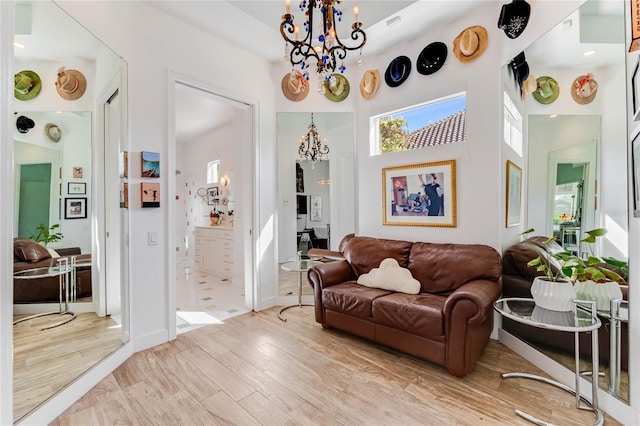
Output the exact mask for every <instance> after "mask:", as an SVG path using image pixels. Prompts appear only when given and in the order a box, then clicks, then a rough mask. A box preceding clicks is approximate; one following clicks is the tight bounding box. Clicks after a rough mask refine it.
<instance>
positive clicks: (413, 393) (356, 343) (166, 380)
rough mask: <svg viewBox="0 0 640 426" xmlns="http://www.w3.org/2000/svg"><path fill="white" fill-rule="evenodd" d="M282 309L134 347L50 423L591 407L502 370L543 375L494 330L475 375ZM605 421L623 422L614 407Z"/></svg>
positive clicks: (563, 420)
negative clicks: (456, 373)
mask: <svg viewBox="0 0 640 426" xmlns="http://www.w3.org/2000/svg"><path fill="white" fill-rule="evenodd" d="M278 311H279V308H272V309H269V310H266V311H264V312H259V313H249V314H244V315H241V316H239V317H234V318H231V319H228V320H225V321H224V323H223V324H215V325H210V326H206V327H202V328H199V329H196V330H193V331H190V332H188V333H186V335H187V337H182V336H183V335H180V336H178V339H176V340H175V341H173V342H169V343H166V344H163V345H160V346H158V347H155V348H151V349H148V350H146V351H143V352H141V353H138V354H136V355H135V356H134V357H132V358H130V360H128V361H127V362H125V363H124V364H123V365H122V366H121V367H119V368H118V369H116V370H115V371H114V372H113V373H112V374H111V375H109V377H107V378H106V379H105V380H103V381H102V382H101V383H100V384H98V385H97V386H96V387H95V388H94V389H92V390H91V391H90V392H89V393H87V395H85V396H84V397H83V398H82V399H81V400H80V401H78V402H77V403H76V404H75V405H74V406H72V407H70V408H69V409H68V410H67V411H65V413H63V414H62V415H61V416H60V417H59V418H58V419H56V420H55V421H54V422H53V423H52V424H53V425H54V426H62V425H65V426H66V425H69V426H75V425H81V426H93V425H96V426H100V425H103V424H104V425H106V424H141V423H139V421H138V419H141V418H145V419H152V420H153V423H154V424H156V425H165V424H166V425H171V424H175V423H174V421H175V420H177V422H178V423H179V424H185V425H186V424H189V425H192V424H193V425H199V424H202V425H217V424H262V425H276V424H277V425H280V424H284V425H287V424H296V425H337V426H343V425H349V426H351V425H367V426H369V425H383V424H384V425H396V424H402V425H403V426H404V425H425V424H442V425H469V426H475V425H491V426H493V425H523V426H524V425H529V424H530V423H529V422H527V421H525V420H523V419H521V418H519V417H518V416H517V415H516V414H515V409H516V408H522V409H524V410H525V411H527V412H530V413H531V414H533V415H535V416H538V417H541V418H543V419H545V420H549V421H551V422H553V423H555V424H562V425H569V426H571V425H583V424H591V423H593V421H594V419H595V416H594V414H593V413H592V412H590V411H584V410H577V409H576V408H575V406H574V404H575V399H574V398H573V396H572V395H570V394H568V393H567V392H564V391H562V390H559V389H556V388H554V387H552V386H550V385H548V384H544V383H539V382H535V381H531V380H525V379H502V378H501V377H500V374H501V373H503V372H507V371H524V372H529V373H533V374H539V375H542V376H544V377H547V376H546V375H545V374H544V373H543V372H541V371H540V370H539V369H537V368H536V367H534V366H533V365H531V364H530V363H529V362H527V361H525V360H524V359H522V358H521V357H520V356H518V355H517V354H515V353H513V352H512V351H510V350H509V349H508V348H506V347H505V346H504V345H502V344H501V343H499V342H497V341H490V342H489V345H488V347H487V348H486V350H485V352H484V354H483V356H482V358H481V359H480V361H479V362H478V364H477V366H476V369H475V370H474V371H473V372H472V373H471V374H470V375H468V376H467V377H464V378H456V377H453V376H451V375H449V374H448V373H447V371H446V369H444V368H442V367H439V366H436V365H433V364H430V363H428V362H425V361H422V360H420V359H417V358H414V357H411V356H407V355H404V354H402V353H400V352H397V351H394V350H391V349H388V348H385V347H384V346H380V345H377V344H375V343H372V342H368V341H366V340H363V339H360V338H357V337H354V336H351V335H349V334H347V333H343V332H340V331H336V330H324V329H322V327H320V325H319V324H316V323H315V320H314V317H313V310H312V309H309V310H305V309H300V310H298V312H296V315H292V316H290V317H289V318H290V319H289V321H287V322H282V321H280V320H279V319H278V318H277V312H278ZM207 348H209V349H211V353H208V352H207ZM144 371H147V374H146V375H144V374H143V372H144ZM125 405H126V407H125ZM153 410H157V412H156V413H152V412H151V411H153ZM167 412H168V413H170V415H171V416H166V417H164V416H165V415H166V413H167ZM605 421H606V424H607V426H609V425H618V424H619V423H618V422H616V421H615V420H613V419H612V418H611V417H610V416H607V415H605ZM150 423H151V422H150Z"/></svg>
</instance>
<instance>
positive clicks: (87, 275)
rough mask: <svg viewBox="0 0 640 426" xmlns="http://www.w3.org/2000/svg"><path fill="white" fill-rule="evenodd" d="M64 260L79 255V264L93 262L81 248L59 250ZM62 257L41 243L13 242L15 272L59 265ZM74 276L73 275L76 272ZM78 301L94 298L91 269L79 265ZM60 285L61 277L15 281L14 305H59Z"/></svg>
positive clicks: (18, 240) (27, 240)
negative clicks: (53, 254) (47, 303)
mask: <svg viewBox="0 0 640 426" xmlns="http://www.w3.org/2000/svg"><path fill="white" fill-rule="evenodd" d="M55 251H56V253H57V254H58V255H59V256H60V258H69V257H71V256H76V258H77V261H78V262H85V261H90V260H91V255H90V254H81V250H80V248H79V247H70V248H57V249H55ZM57 263H58V258H54V257H52V256H51V253H50V252H49V251H48V250H47V249H46V248H44V247H42V245H40V244H39V243H37V242H35V241H33V240H29V239H26V238H14V239H13V272H14V273H16V272H19V271H23V270H26V269H36V268H48V267H50V266H55V265H56V264H57ZM72 273H73V272H72ZM76 277H77V279H76V295H77V298H85V297H91V266H79V267H77V271H76ZM59 298H60V284H59V280H58V276H53V277H43V278H35V279H19V278H14V279H13V303H15V304H18V303H45V302H58V301H59Z"/></svg>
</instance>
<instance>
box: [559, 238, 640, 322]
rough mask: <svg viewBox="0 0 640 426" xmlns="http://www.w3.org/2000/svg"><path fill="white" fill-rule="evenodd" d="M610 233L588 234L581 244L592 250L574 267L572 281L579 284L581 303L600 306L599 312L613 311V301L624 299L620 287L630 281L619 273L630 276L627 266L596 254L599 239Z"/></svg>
mask: <svg viewBox="0 0 640 426" xmlns="http://www.w3.org/2000/svg"><path fill="white" fill-rule="evenodd" d="M606 233H607V230H606V229H605V228H596V229H592V230H591V231H587V232H586V234H587V236H586V237H585V238H583V239H582V240H580V242H583V243H585V244H586V245H587V247H588V248H589V255H588V256H587V258H586V259H578V262H577V264H576V265H574V266H573V267H572V274H571V278H572V279H573V280H574V281H575V285H574V287H575V289H576V295H577V296H578V299H581V300H592V301H595V302H596V309H598V310H600V311H609V310H610V306H611V300H616V299H622V290H621V289H620V285H619V284H624V283H625V282H626V281H625V279H624V278H623V277H622V275H620V274H619V273H618V272H616V270H618V271H620V272H621V273H622V274H623V275H625V276H626V274H627V271H628V267H627V262H624V261H621V260H617V259H614V258H612V257H607V258H602V257H598V256H596V255H595V254H594V250H593V245H594V244H595V243H596V239H597V238H598V237H602V236H604V235H605V234H606Z"/></svg>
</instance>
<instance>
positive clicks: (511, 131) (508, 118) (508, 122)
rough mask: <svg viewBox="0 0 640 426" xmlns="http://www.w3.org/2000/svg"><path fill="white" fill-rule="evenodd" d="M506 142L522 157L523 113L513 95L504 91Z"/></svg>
mask: <svg viewBox="0 0 640 426" xmlns="http://www.w3.org/2000/svg"><path fill="white" fill-rule="evenodd" d="M503 114H504V124H503V127H504V143H506V144H507V145H509V146H510V147H511V148H512V149H513V150H514V151H515V152H517V153H518V155H519V156H520V157H522V115H520V112H519V111H518V108H516V105H515V104H514V103H513V101H512V100H511V97H510V96H509V95H508V94H507V92H504V113H503Z"/></svg>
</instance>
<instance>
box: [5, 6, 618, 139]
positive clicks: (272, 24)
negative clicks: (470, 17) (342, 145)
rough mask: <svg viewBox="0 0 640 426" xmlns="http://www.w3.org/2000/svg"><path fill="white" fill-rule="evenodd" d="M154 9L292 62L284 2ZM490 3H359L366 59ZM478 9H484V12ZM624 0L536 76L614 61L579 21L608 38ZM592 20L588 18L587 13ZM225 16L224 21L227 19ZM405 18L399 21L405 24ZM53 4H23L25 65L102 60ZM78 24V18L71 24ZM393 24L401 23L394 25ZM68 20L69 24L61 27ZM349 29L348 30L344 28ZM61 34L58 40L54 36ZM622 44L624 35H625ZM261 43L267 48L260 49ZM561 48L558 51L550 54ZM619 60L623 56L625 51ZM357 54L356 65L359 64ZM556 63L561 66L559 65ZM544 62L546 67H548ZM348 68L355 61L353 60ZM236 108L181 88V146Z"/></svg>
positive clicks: (566, 39)
mask: <svg viewBox="0 0 640 426" xmlns="http://www.w3.org/2000/svg"><path fill="white" fill-rule="evenodd" d="M146 3H147V4H149V5H150V6H152V7H154V8H156V9H158V10H161V11H164V12H166V13H169V14H171V15H172V16H175V17H177V18H178V19H181V20H183V21H185V22H187V23H189V24H190V25H192V26H194V27H197V28H199V29H201V30H202V31H204V32H207V33H210V34H213V35H215V36H217V37H220V38H222V39H225V40H227V41H229V42H231V43H233V44H236V45H238V46H240V47H243V48H245V49H246V50H248V51H250V52H253V53H254V54H256V55H258V56H260V57H262V58H264V59H265V60H267V61H269V62H273V63H277V62H278V61H283V60H284V58H283V57H284V42H283V40H282V37H281V35H280V32H279V25H280V21H281V16H282V14H283V13H284V9H285V6H284V5H285V2H284V1H283V0H259V1H252V0H215V1H190V0H185V1H175V0H174V1H152V0H148V1H146ZM473 3H476V4H477V5H478V6H479V5H482V3H483V2H480V1H477V2H469V1H451V0H421V1H415V0H414V1H402V0H398V1H380V0H357V4H358V6H359V10H360V12H359V21H360V22H362V23H363V24H364V30H365V31H366V33H367V43H366V46H365V47H364V49H363V55H365V57H366V55H368V54H376V53H378V52H381V51H384V50H385V49H388V48H392V47H393V46H394V45H396V46H397V45H398V44H399V43H400V42H402V41H403V40H406V39H409V38H411V37H413V36H416V35H418V34H419V33H420V32H422V31H423V30H424V28H428V27H429V26H430V25H441V24H443V23H447V22H452V21H455V20H456V19H457V18H458V17H460V16H462V15H466V14H469V13H470V11H471V10H470V4H473ZM298 4H299V2H298V1H297V0H292V1H291V12H292V14H293V15H294V22H296V23H301V22H302V12H300V10H299V9H298V6H297V5H298ZM354 4H356V1H355V0H354V1H351V0H349V1H343V3H342V11H343V13H344V18H343V21H342V22H341V23H339V24H338V34H342V33H343V32H345V33H346V32H347V31H348V30H349V28H350V25H351V23H352V22H353V21H354V14H353V7H352V6H353V5H354ZM476 7H477V6H476ZM623 7H624V4H623V0H589V1H588V2H587V4H586V5H585V6H583V8H582V9H583V10H586V15H587V18H584V16H579V15H578V14H577V13H576V14H575V15H573V16H572V17H570V18H569V19H568V20H565V22H567V21H569V20H570V21H571V25H568V24H567V23H565V24H560V25H559V26H558V27H557V28H555V29H553V30H551V31H549V32H548V33H547V34H546V35H545V36H544V37H543V38H544V39H545V41H544V43H542V42H540V43H535V44H534V45H532V46H531V47H530V48H528V49H527V50H526V54H527V60H528V62H529V64H530V65H531V67H532V69H533V71H534V72H535V66H539V67H542V66H555V67H569V66H570V67H584V68H585V69H587V67H593V66H597V63H598V62H597V61H605V62H606V61H610V60H611V59H610V55H613V54H615V53H613V50H615V49H612V47H611V45H607V44H602V43H590V44H589V45H585V44H582V45H580V47H579V48H576V47H575V46H576V45H577V43H578V41H579V40H580V37H581V36H580V34H579V28H580V25H579V22H580V20H581V19H588V18H589V16H591V17H593V16H604V17H605V21H602V22H599V24H598V25H592V26H593V27H598V28H601V29H602V28H605V30H604V31H600V32H601V33H604V34H607V33H612V32H615V30H612V31H608V30H607V29H606V28H607V26H606V17H611V16H620V17H622V16H623ZM583 15H584V13H583ZM221 17H224V19H221ZM398 18H399V19H398ZM69 21H70V18H69V17H68V16H67V15H66V14H65V13H64V12H63V11H62V10H60V9H59V8H58V7H57V6H55V5H54V4H52V3H50V2H42V1H27V0H25V1H19V2H18V3H17V5H16V30H17V31H16V32H18V33H25V34H17V35H16V41H17V42H20V43H22V44H24V45H25V48H16V49H15V56H16V58H17V59H19V60H29V59H35V58H38V59H40V60H42V59H44V60H56V61H60V60H61V59H64V60H68V59H71V58H68V56H69V52H75V55H74V56H75V57H76V58H78V59H85V60H92V59H95V55H96V52H98V51H99V50H100V47H101V46H102V44H101V43H100V42H99V41H98V40H97V39H95V38H94V37H93V36H89V37H88V36H87V34H88V32H87V31H86V30H85V29H84V28H82V27H81V26H80V25H79V24H77V23H75V21H73V22H69ZM71 21H72V20H71ZM390 21H393V22H392V23H390ZM60 22H64V24H63V25H61V24H59V23H60ZM343 28H344V29H343ZM52 35H55V36H52ZM621 35H622V38H623V37H624V33H623V32H621ZM256 40H259V41H260V42H259V43H257V42H256ZM549 46H553V48H549ZM584 50H597V51H598V54H596V55H592V56H590V57H585V56H583V53H584ZM618 54H619V53H618ZM356 58H357V55H350V56H348V59H350V60H351V61H352V62H353V61H355V60H356ZM551 62H553V64H554V65H551ZM543 64H544V65H543ZM346 65H347V66H349V65H350V63H349V62H348V61H347V63H346ZM230 108H232V107H230V106H229V105H225V104H220V103H219V102H217V101H216V99H215V98H214V97H212V96H211V95H209V94H206V93H203V92H201V91H198V90H195V89H191V88H186V87H180V88H178V89H177V90H176V137H177V139H178V141H184V140H189V139H192V138H193V137H194V136H197V135H199V134H203V133H206V132H208V131H210V130H212V129H213V128H215V127H218V126H220V125H222V124H224V123H225V122H227V121H228V120H230V119H231V117H232V115H233V114H232V110H231V109H230Z"/></svg>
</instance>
